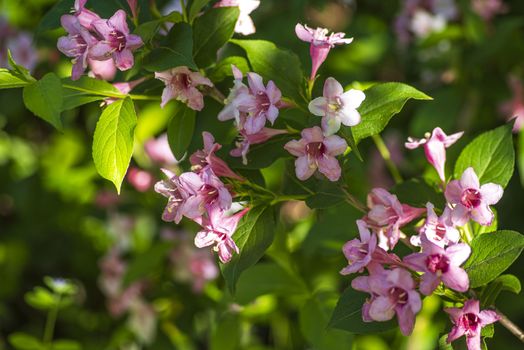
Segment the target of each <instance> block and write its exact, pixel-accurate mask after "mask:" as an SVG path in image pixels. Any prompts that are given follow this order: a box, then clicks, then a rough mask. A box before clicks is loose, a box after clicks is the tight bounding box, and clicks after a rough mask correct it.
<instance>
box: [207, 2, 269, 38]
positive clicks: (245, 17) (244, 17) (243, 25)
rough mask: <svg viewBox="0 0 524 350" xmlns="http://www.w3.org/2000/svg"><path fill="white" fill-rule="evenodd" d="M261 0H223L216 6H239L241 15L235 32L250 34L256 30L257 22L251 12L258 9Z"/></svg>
mask: <svg viewBox="0 0 524 350" xmlns="http://www.w3.org/2000/svg"><path fill="white" fill-rule="evenodd" d="M259 5H260V0H221V1H219V2H217V3H216V4H215V7H234V6H238V8H239V10H240V15H239V16H238V20H237V23H236V25H235V33H240V34H242V35H250V34H253V33H255V32H256V28H255V24H254V23H253V20H252V19H251V17H249V14H250V13H251V12H253V11H255V10H256V9H257V7H258V6H259Z"/></svg>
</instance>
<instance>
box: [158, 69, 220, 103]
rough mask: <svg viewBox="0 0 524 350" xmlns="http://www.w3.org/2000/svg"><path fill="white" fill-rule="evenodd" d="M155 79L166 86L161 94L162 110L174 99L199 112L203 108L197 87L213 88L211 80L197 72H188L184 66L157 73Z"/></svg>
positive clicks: (201, 96)
mask: <svg viewBox="0 0 524 350" xmlns="http://www.w3.org/2000/svg"><path fill="white" fill-rule="evenodd" d="M155 78H156V79H158V80H161V81H162V82H164V84H166V87H165V88H164V91H163V92H162V103H161V104H160V106H161V107H162V108H164V106H165V105H166V104H167V103H168V102H169V101H170V100H172V99H176V100H178V101H181V102H183V103H185V104H187V106H188V107H189V108H191V109H194V110H195V111H201V110H202V108H204V96H203V95H202V93H201V92H200V91H199V90H198V89H197V87H198V86H200V85H206V86H213V83H212V82H211V80H209V79H207V78H205V77H203V76H202V75H201V74H200V73H198V72H192V71H190V70H189V68H187V67H185V66H182V67H176V68H173V69H170V70H167V71H164V72H160V73H158V72H157V73H155Z"/></svg>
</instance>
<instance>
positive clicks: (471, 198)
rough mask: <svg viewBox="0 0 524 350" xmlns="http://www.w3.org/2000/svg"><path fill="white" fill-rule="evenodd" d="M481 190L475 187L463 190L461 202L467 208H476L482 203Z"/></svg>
mask: <svg viewBox="0 0 524 350" xmlns="http://www.w3.org/2000/svg"><path fill="white" fill-rule="evenodd" d="M480 198H481V196H480V192H479V191H478V190H476V189H473V188H468V189H466V190H464V191H463V192H462V197H461V198H460V202H461V203H462V204H463V205H464V206H465V207H466V208H476V207H478V206H479V205H480Z"/></svg>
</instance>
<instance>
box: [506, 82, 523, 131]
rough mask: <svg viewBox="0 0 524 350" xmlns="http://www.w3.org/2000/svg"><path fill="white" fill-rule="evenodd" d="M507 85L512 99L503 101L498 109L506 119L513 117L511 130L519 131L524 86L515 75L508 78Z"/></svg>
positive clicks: (521, 122) (521, 118)
mask: <svg viewBox="0 0 524 350" xmlns="http://www.w3.org/2000/svg"><path fill="white" fill-rule="evenodd" d="M508 85H509V87H510V89H511V93H512V99H511V100H510V101H506V102H504V103H503V104H502V105H501V106H500V111H501V113H502V114H504V116H505V117H507V119H508V120H512V119H515V124H514V125H513V132H515V133H516V132H519V131H520V129H522V127H523V126H524V88H523V87H522V81H520V79H519V78H517V77H516V76H513V75H512V76H510V77H509V78H508Z"/></svg>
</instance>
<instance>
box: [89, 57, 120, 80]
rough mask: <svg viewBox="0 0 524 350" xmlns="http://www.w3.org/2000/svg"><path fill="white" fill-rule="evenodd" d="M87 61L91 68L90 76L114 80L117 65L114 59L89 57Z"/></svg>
mask: <svg viewBox="0 0 524 350" xmlns="http://www.w3.org/2000/svg"><path fill="white" fill-rule="evenodd" d="M87 63H88V64H89V68H90V69H91V71H90V72H89V74H88V75H89V76H90V77H92V78H96V79H101V80H113V79H114V78H115V75H116V66H115V62H114V61H113V60H112V59H108V60H105V61H98V60H94V59H92V58H89V57H88V58H87Z"/></svg>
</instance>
